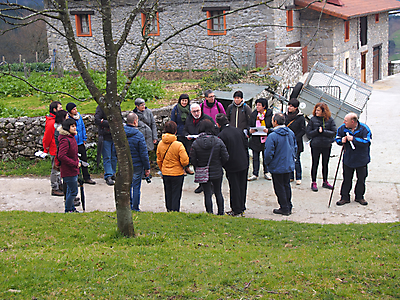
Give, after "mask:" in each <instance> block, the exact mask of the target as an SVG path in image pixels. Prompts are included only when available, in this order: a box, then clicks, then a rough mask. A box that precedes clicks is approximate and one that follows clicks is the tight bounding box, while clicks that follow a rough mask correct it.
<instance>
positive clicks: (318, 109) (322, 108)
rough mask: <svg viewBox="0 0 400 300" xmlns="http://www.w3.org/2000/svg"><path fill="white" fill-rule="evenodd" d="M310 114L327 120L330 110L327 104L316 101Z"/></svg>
mask: <svg viewBox="0 0 400 300" xmlns="http://www.w3.org/2000/svg"><path fill="white" fill-rule="evenodd" d="M312 114H313V116H316V117H322V118H324V119H325V120H328V119H329V118H330V117H331V111H330V110H329V107H328V105H326V103H324V102H318V103H317V104H315V106H314V110H313V112H312Z"/></svg>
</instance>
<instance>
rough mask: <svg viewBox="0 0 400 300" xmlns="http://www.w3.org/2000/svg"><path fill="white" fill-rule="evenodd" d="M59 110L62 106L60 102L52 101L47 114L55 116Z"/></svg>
mask: <svg viewBox="0 0 400 300" xmlns="http://www.w3.org/2000/svg"><path fill="white" fill-rule="evenodd" d="M59 110H62V105H61V102H60V101H53V102H51V103H50V105H49V112H50V113H52V114H55V113H56V112H58V111H59Z"/></svg>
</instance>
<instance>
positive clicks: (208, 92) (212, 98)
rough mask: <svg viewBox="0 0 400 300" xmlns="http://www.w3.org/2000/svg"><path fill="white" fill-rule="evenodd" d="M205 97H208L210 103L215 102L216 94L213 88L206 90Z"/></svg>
mask: <svg viewBox="0 0 400 300" xmlns="http://www.w3.org/2000/svg"><path fill="white" fill-rule="evenodd" d="M204 97H205V98H206V100H207V102H208V103H214V101H215V94H214V92H213V91H212V90H206V91H205V92H204Z"/></svg>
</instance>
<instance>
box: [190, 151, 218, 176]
mask: <svg viewBox="0 0 400 300" xmlns="http://www.w3.org/2000/svg"><path fill="white" fill-rule="evenodd" d="M214 147H215V145H214V146H213V147H212V149H211V153H210V158H209V159H208V163H207V165H206V166H205V167H197V168H196V172H195V174H194V182H196V183H206V182H207V181H208V180H209V179H210V175H209V169H210V162H211V157H212V155H213V152H214Z"/></svg>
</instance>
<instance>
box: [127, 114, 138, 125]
mask: <svg viewBox="0 0 400 300" xmlns="http://www.w3.org/2000/svg"><path fill="white" fill-rule="evenodd" d="M126 123H127V124H128V125H132V126H135V127H137V125H138V116H137V114H135V113H134V112H131V113H129V114H128V115H127V116H126Z"/></svg>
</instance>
